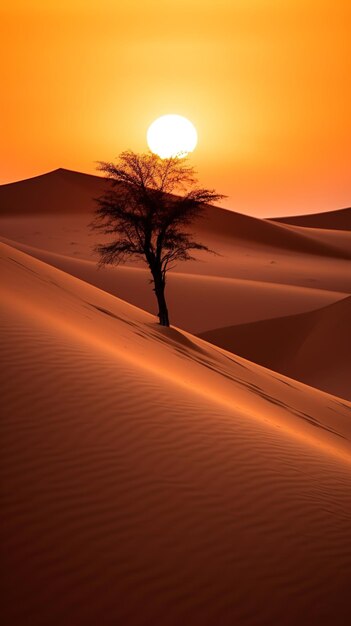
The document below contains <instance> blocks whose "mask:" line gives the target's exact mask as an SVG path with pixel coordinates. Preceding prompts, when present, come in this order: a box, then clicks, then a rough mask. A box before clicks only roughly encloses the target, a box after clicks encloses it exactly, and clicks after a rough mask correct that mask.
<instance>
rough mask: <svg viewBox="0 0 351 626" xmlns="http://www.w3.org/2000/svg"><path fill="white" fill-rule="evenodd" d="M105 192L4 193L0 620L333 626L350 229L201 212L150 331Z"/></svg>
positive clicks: (143, 288)
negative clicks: (110, 231)
mask: <svg viewBox="0 0 351 626" xmlns="http://www.w3.org/2000/svg"><path fill="white" fill-rule="evenodd" d="M104 185H106V182H105V181H103V180H102V179H101V178H99V177H94V176H87V175H84V174H79V173H76V172H69V171H68V170H56V171H55V172H52V173H49V174H46V175H43V176H40V177H36V178H34V179H31V180H29V181H23V182H21V183H14V184H12V185H4V186H0V238H1V240H2V243H1V244H0V261H1V276H2V281H1V302H2V306H1V326H2V333H1V347H2V353H3V358H4V363H5V367H4V369H3V375H2V379H1V393H2V404H3V407H4V409H5V410H4V411H3V412H4V416H3V418H2V421H1V441H2V455H1V461H0V463H1V475H2V478H3V480H2V488H1V491H2V526H1V531H0V532H1V545H2V568H1V576H2V581H1V585H2V592H3V593H2V595H3V600H2V613H1V615H2V620H3V622H4V623H5V624H6V625H11V626H17V625H18V626H23V624H26V625H28V626H62V624H67V625H69V626H71V625H74V626H96V625H97V624H103V625H104V626H115V625H116V624H126V625H128V626H149V625H151V624H152V625H158V624H162V625H163V626H179V625H180V624H184V625H194V626H214V625H216V626H217V625H218V626H233V624H240V626H241V625H243V626H245V625H247V626H272V625H275V624H279V626H296V624H309V625H317V624H318V625H319V626H320V625H322V626H330V625H331V624H333V625H335V626H344V624H346V623H348V618H349V600H348V594H349V582H350V572H351V501H350V488H351V445H350V437H351V403H350V402H349V401H348V400H347V399H345V398H349V399H350V395H349V394H348V393H347V386H348V381H349V379H350V376H349V372H350V357H349V354H350V350H349V348H348V344H347V341H349V338H350V334H349V319H350V302H351V300H350V294H351V272H350V265H351V261H350V260H351V245H350V243H351V230H348V229H343V230H341V229H338V228H337V227H335V228H331V227H330V222H328V224H329V226H328V228H324V227H323V226H318V225H316V224H314V226H313V228H310V227H307V226H300V225H293V224H285V223H284V224H283V223H278V222H274V223H273V222H271V221H269V220H259V219H255V218H251V217H247V216H244V215H240V214H239V213H234V212H230V211H226V210H224V209H219V208H215V207H209V209H208V212H207V216H206V219H204V220H203V221H201V222H199V223H198V224H196V225H195V228H196V231H197V233H198V235H199V238H200V239H201V240H202V241H203V242H204V243H206V244H207V245H209V246H210V247H211V248H212V249H214V250H216V251H217V252H218V253H219V255H217V256H215V255H210V256H208V255H207V256H205V255H204V256H202V257H200V260H199V261H198V262H190V263H188V264H183V265H179V266H178V267H177V268H176V270H175V271H174V272H173V273H172V274H171V275H170V276H169V284H168V300H169V305H170V312H171V322H172V324H174V326H172V328H169V329H165V328H161V327H160V326H159V325H158V324H157V318H156V317H155V315H154V313H155V312H156V311H155V303H154V302H153V294H152V291H151V287H150V285H149V284H148V274H147V272H146V270H145V267H144V266H143V265H142V264H134V265H127V266H124V267H118V268H106V269H101V270H98V269H97V268H96V260H97V259H96V257H95V256H94V253H93V245H94V243H96V241H98V240H99V237H98V236H97V234H96V233H92V232H91V231H90V230H89V228H88V224H89V222H90V221H91V219H92V217H93V207H94V200H93V198H94V197H97V196H98V195H99V194H100V193H101V189H102V186H104ZM329 219H331V218H329ZM213 329H215V330H213ZM190 333H205V336H206V338H209V339H211V341H215V342H217V343H219V344H221V345H222V344H223V347H218V346H214V345H212V344H210V343H208V342H207V341H205V340H204V339H202V338H199V337H197V336H194V334H190ZM234 337H236V341H237V342H239V343H236V344H235V347H234V343H233V338H234ZM222 339H223V341H222ZM238 345H239V347H237V346H238ZM272 346H273V347H274V350H273V348H272ZM227 349H229V350H236V351H237V352H240V351H241V352H242V353H243V354H244V353H245V354H244V356H245V357H247V358H243V356H239V355H238V354H233V353H231V352H230V351H227ZM245 350H246V352H245ZM284 357H285V360H284ZM264 358H266V361H264ZM267 359H268V360H267ZM254 361H257V362H258V363H260V362H262V365H264V367H263V366H262V365H260V364H257V363H255V362H254ZM284 368H285V369H284ZM297 379H300V380H301V381H303V382H300V381H299V380H297ZM305 383H307V384H305ZM316 387H321V388H323V389H325V390H327V391H328V392H329V393H326V392H325V391H322V390H320V389H317V388H316ZM333 394H334V395H333ZM340 396H343V397H340Z"/></svg>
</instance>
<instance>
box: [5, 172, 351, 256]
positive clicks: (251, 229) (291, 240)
mask: <svg viewBox="0 0 351 626" xmlns="http://www.w3.org/2000/svg"><path fill="white" fill-rule="evenodd" d="M109 187H110V182H109V181H108V180H106V178H104V177H101V176H94V175H91V174H83V173H80V172H74V171H71V170H66V169H63V168H60V169H57V170H54V171H52V172H48V173H46V174H42V175H39V176H35V177H33V178H30V179H27V180H23V181H18V182H15V183H9V184H6V185H0V215H1V216H5V217H6V216H12V217H14V216H15V215H16V216H25V215H28V214H31V215H48V214H56V215H60V214H61V215H62V214H65V215H68V214H74V213H76V214H86V215H90V216H91V217H92V216H93V213H94V209H95V207H96V198H98V197H99V196H101V195H102V194H103V193H105V191H106V190H108V189H109ZM194 228H195V230H196V231H197V232H198V233H199V234H200V235H202V234H206V233H208V231H210V233H211V235H212V236H214V235H215V236H220V237H224V238H227V237H228V236H229V238H230V239H231V240H233V239H234V240H239V241H244V242H248V243H250V242H251V243H254V244H255V245H260V246H262V245H263V246H271V247H273V248H277V249H285V250H292V251H298V252H305V253H307V254H311V255H314V254H317V255H318V254H322V255H327V256H332V257H337V258H339V257H340V258H348V259H351V251H350V249H340V248H339V247H335V246H333V243H332V242H330V241H327V242H325V241H319V240H318V239H316V238H315V237H314V238H310V237H309V233H308V229H307V230H306V231H305V232H303V231H302V230H300V231H294V230H291V229H289V228H285V226H284V224H282V223H278V222H276V221H269V220H263V219H258V218H254V217H251V216H248V215H244V214H241V213H238V212H235V211H230V210H227V209H223V208H219V207H212V206H209V207H207V209H206V211H205V215H204V219H201V220H199V221H196V223H195V224H194Z"/></svg>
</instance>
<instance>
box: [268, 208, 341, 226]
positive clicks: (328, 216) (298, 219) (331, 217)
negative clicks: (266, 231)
mask: <svg viewBox="0 0 351 626" xmlns="http://www.w3.org/2000/svg"><path fill="white" fill-rule="evenodd" d="M270 221H273V222H279V223H280V224H296V225H297V226H307V227H308V228H310V227H311V228H323V229H324V228H326V229H332V230H351V207H347V208H345V209H336V210H335V211H324V212H323V213H309V214H307V215H306V214H304V215H292V216H289V217H274V218H271V219H270Z"/></svg>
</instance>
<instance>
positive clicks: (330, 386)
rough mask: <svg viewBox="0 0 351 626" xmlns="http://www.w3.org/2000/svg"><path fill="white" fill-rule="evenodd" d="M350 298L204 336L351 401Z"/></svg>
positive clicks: (203, 336) (270, 367)
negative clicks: (298, 313) (305, 311)
mask: <svg viewBox="0 0 351 626" xmlns="http://www.w3.org/2000/svg"><path fill="white" fill-rule="evenodd" d="M350 320H351V297H348V298H345V299H343V300H340V301H338V302H336V303H334V304H330V305H328V306H326V307H323V308H321V309H319V310H316V311H311V312H308V313H302V314H300V315H292V316H286V317H281V318H275V319H270V320H263V321H259V322H254V323H250V324H240V325H237V326H230V327H227V328H219V329H216V330H212V331H208V332H205V333H203V334H202V335H201V337H202V338H203V339H206V340H207V341H211V342H212V343H214V344H215V345H217V346H221V347H222V348H225V349H226V350H230V351H231V352H234V353H235V354H240V355H241V356H243V357H245V358H247V359H249V360H250V361H254V362H255V363H260V364H261V365H264V366H265V367H268V368H269V369H272V370H276V371H278V372H281V373H282V374H285V375H286V376H289V377H291V378H295V379H297V380H301V381H303V382H305V383H307V384H309V385H313V386H315V387H318V388H319V389H324V390H325V391H328V392H329V393H333V394H335V395H339V396H342V397H344V398H347V399H349V400H351V358H350V355H351V324H350Z"/></svg>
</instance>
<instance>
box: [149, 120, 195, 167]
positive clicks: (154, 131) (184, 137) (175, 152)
mask: <svg viewBox="0 0 351 626" xmlns="http://www.w3.org/2000/svg"><path fill="white" fill-rule="evenodd" d="M146 137H147V143H148V146H149V148H150V150H151V152H154V153H155V154H158V156H160V157H161V159H168V158H170V157H185V156H186V155H187V154H189V152H192V151H193V150H194V149H195V147H196V144H197V132H196V128H195V126H194V125H193V124H192V123H191V122H190V121H189V120H187V119H186V117H183V116H182V115H162V117H159V118H158V119H157V120H155V121H154V122H152V124H151V126H149V129H148V131H147V136H146Z"/></svg>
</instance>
